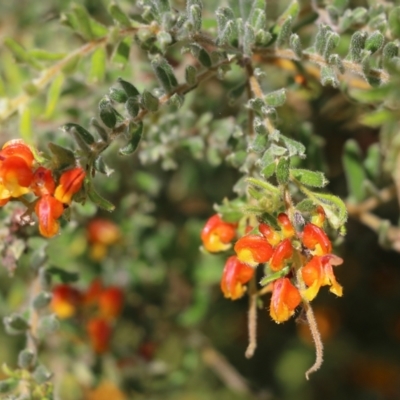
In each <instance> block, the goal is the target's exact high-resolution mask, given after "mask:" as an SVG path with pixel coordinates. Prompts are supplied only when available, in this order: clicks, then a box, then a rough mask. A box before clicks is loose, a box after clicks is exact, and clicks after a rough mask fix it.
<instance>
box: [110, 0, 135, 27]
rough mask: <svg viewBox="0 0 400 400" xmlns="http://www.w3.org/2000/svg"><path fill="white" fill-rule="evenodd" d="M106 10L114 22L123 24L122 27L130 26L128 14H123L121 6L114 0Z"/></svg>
mask: <svg viewBox="0 0 400 400" xmlns="http://www.w3.org/2000/svg"><path fill="white" fill-rule="evenodd" d="M108 12H109V13H110V15H111V17H112V18H113V20H114V21H115V22H117V23H118V24H120V25H121V26H123V27H124V28H130V27H131V26H132V23H131V20H130V19H129V17H128V15H127V14H125V13H124V12H123V11H122V10H121V8H120V7H119V6H118V5H117V4H116V3H114V2H112V3H111V4H110V5H109V6H108Z"/></svg>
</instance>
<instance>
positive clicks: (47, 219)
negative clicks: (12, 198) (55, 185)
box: [35, 195, 64, 238]
mask: <svg viewBox="0 0 400 400" xmlns="http://www.w3.org/2000/svg"><path fill="white" fill-rule="evenodd" d="M35 212H36V215H37V216H38V219H39V231H40V233H41V234H42V235H43V236H44V237H48V238H50V237H52V236H54V235H56V234H57V233H58V230H59V227H60V224H59V222H58V221H57V219H58V218H60V217H61V215H62V213H63V212H64V206H63V204H62V203H61V202H59V201H58V200H56V199H55V198H54V197H52V196H50V195H46V196H43V197H41V198H40V199H39V200H38V202H37V203H36V206H35Z"/></svg>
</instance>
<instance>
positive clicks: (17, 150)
mask: <svg viewBox="0 0 400 400" xmlns="http://www.w3.org/2000/svg"><path fill="white" fill-rule="evenodd" d="M11 156H17V157H20V158H22V159H23V160H24V161H25V162H26V164H27V165H28V167H32V164H33V161H34V156H33V153H32V151H31V149H30V148H29V146H28V145H26V144H25V143H24V141H23V140H22V139H13V140H10V141H8V142H7V143H5V144H4V145H3V148H2V150H0V160H1V159H2V158H4V159H5V158H8V157H11Z"/></svg>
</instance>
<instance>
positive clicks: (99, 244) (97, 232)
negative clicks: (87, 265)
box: [87, 218, 121, 261]
mask: <svg viewBox="0 0 400 400" xmlns="http://www.w3.org/2000/svg"><path fill="white" fill-rule="evenodd" d="M87 237H88V240H89V243H90V246H91V247H90V257H91V258H92V259H93V260H98V261H99V260H102V259H103V258H104V257H105V255H106V254H107V248H108V246H111V245H113V244H115V243H117V242H118V241H119V239H120V238H121V232H120V230H119V228H118V226H117V225H116V224H115V223H114V222H112V221H110V220H108V219H104V218H96V219H93V220H92V221H90V222H89V224H88V227H87Z"/></svg>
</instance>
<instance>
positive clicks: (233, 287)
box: [221, 256, 255, 300]
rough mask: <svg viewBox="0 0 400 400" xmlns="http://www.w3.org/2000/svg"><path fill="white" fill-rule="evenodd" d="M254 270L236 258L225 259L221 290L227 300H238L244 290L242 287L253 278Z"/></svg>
mask: <svg viewBox="0 0 400 400" xmlns="http://www.w3.org/2000/svg"><path fill="white" fill-rule="evenodd" d="M254 273H255V270H254V268H251V267H249V266H248V265H246V264H244V263H241V262H240V261H239V260H238V258H237V257H236V256H231V257H229V258H228V259H227V261H226V263H225V267H224V271H223V273H222V279H221V290H222V293H223V294H224V296H225V297H226V298H228V299H232V300H236V299H240V298H241V297H242V296H243V295H244V293H245V291H246V289H245V287H244V286H243V285H244V284H246V283H247V282H249V281H250V279H251V278H252V277H253V275H254Z"/></svg>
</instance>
